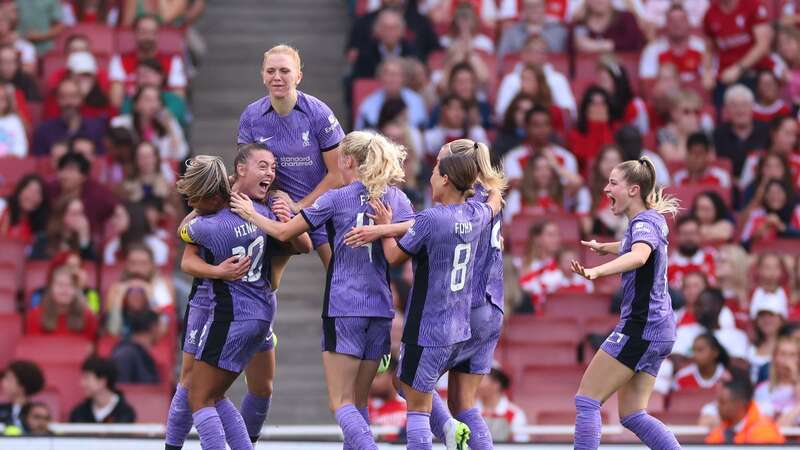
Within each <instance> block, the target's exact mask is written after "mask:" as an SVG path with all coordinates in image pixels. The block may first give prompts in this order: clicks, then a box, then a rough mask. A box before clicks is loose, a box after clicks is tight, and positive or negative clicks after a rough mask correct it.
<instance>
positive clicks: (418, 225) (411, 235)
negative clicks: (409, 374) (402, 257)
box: [397, 211, 431, 256]
mask: <svg viewBox="0 0 800 450" xmlns="http://www.w3.org/2000/svg"><path fill="white" fill-rule="evenodd" d="M430 233H431V218H430V216H429V213H428V212H426V211H422V212H421V213H419V214H417V215H416V216H414V225H411V228H409V229H408V231H407V232H406V234H404V235H403V237H402V238H400V239H399V240H398V241H397V246H398V247H400V250H403V251H404V252H406V253H408V254H409V255H412V256H413V255H416V254H417V253H418V252H419V251H420V249H422V247H424V246H425V244H426V243H427V242H428V237H429V235H430Z"/></svg>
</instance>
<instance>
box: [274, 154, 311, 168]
mask: <svg viewBox="0 0 800 450" xmlns="http://www.w3.org/2000/svg"><path fill="white" fill-rule="evenodd" d="M313 165H314V161H312V160H311V157H310V156H284V157H282V158H281V167H298V166H313Z"/></svg>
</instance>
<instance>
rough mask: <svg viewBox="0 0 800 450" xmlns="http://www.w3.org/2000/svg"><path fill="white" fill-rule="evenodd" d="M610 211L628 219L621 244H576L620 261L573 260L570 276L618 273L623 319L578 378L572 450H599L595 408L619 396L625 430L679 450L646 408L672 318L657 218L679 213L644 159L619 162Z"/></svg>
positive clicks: (668, 343)
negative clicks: (593, 262)
mask: <svg viewBox="0 0 800 450" xmlns="http://www.w3.org/2000/svg"><path fill="white" fill-rule="evenodd" d="M604 192H605V194H606V195H607V196H608V197H609V198H610V199H611V211H612V212H613V213H614V214H615V215H618V216H619V215H625V216H626V217H627V218H628V221H629V224H628V229H627V231H626V232H625V237H624V238H623V240H622V242H609V243H597V242H595V241H591V242H585V241H582V242H581V244H583V245H585V246H587V247H589V248H591V249H592V250H593V251H595V252H597V253H599V254H609V253H612V254H616V255H620V256H619V257H617V258H615V259H613V260H612V261H609V262H607V263H605V264H601V265H599V266H597V267H594V268H585V267H583V265H582V264H581V263H579V262H578V261H572V270H573V271H574V272H575V273H578V274H580V275H582V276H584V277H586V278H587V279H589V280H594V279H596V278H598V277H605V276H609V275H615V274H618V273H621V274H622V293H623V297H622V313H621V317H620V321H619V323H618V324H617V326H616V328H614V331H613V332H612V333H611V335H610V336H609V337H608V338H607V339H606V340H605V342H603V345H602V346H601V347H600V350H601V351H598V352H597V353H596V354H595V355H594V358H592V362H591V363H590V364H589V367H588V368H587V369H586V372H585V373H584V375H583V379H582V380H581V384H580V387H579V388H578V394H577V395H576V396H575V408H576V410H577V416H576V418H575V420H576V421H575V448H576V449H578V450H592V449H596V448H598V446H599V445H600V425H601V423H600V406H601V405H602V403H603V402H605V401H606V400H607V399H608V398H609V397H611V395H612V394H613V393H614V392H617V393H618V394H619V414H620V417H621V422H622V425H623V426H624V427H626V428H628V429H629V430H631V431H632V432H633V433H634V434H636V436H638V437H639V439H641V441H642V442H643V443H644V444H645V445H647V446H648V447H650V448H654V449H679V448H680V444H678V441H677V439H675V435H674V434H672V432H671V431H670V430H669V429H668V428H667V427H666V426H664V424H663V423H661V421H659V420H658V419H656V418H654V417H653V416H651V415H649V414H647V412H646V411H645V408H646V407H647V402H648V400H649V399H650V394H651V392H652V391H653V385H654V383H655V381H656V374H657V373H658V369H659V367H661V363H662V362H663V361H664V359H665V358H666V357H667V356H669V354H670V352H671V351H672V344H673V343H674V341H675V316H674V315H673V313H672V302H671V300H670V296H669V293H668V292H667V257H668V251H667V234H668V232H669V230H668V228H667V223H666V220H665V219H664V216H663V215H662V214H667V213H670V214H673V215H674V214H676V213H677V211H678V202H677V200H675V199H674V198H672V197H668V196H664V193H663V188H662V187H659V186H656V170H655V167H654V166H653V163H652V162H651V161H650V159H648V158H647V157H642V158H640V159H638V160H632V161H626V162H623V163H621V164H619V165H618V166H617V167H615V168H614V170H612V171H611V175H610V176H609V178H608V184H607V185H606V187H605V189H604Z"/></svg>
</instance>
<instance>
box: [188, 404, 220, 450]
mask: <svg viewBox="0 0 800 450" xmlns="http://www.w3.org/2000/svg"><path fill="white" fill-rule="evenodd" d="M192 419H193V420H194V426H195V427H196V428H197V433H198V434H200V447H202V448H203V450H226V449H225V430H224V429H223V428H222V421H221V420H220V418H219V414H218V413H217V409H216V408H212V407H210V406H207V407H205V408H203V409H200V410H198V411H197V412H195V413H194V414H192Z"/></svg>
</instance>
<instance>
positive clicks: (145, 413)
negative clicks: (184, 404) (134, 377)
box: [117, 383, 171, 423]
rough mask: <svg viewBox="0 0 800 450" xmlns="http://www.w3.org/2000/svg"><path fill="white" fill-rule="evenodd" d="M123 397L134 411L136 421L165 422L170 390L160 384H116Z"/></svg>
mask: <svg viewBox="0 0 800 450" xmlns="http://www.w3.org/2000/svg"><path fill="white" fill-rule="evenodd" d="M117 388H119V390H120V391H122V393H123V394H124V395H125V399H126V400H127V401H128V403H130V404H131V406H133V409H134V410H135V411H136V422H138V423H165V422H166V421H167V411H168V410H169V403H170V400H171V399H170V392H169V391H167V390H165V389H164V388H163V387H162V386H160V385H152V384H127V383H126V384H122V383H120V384H117Z"/></svg>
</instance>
